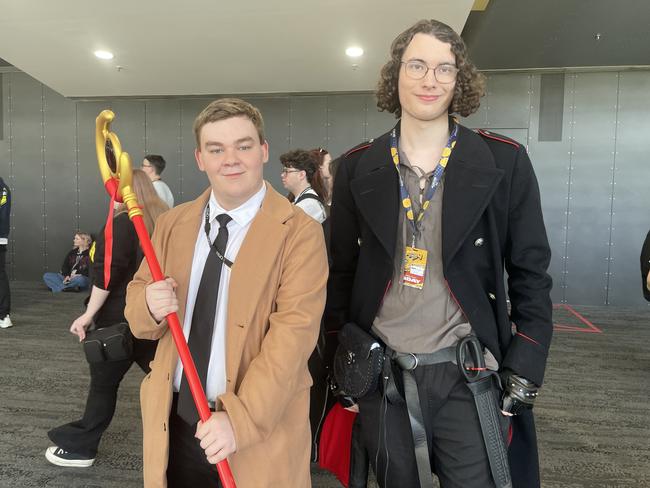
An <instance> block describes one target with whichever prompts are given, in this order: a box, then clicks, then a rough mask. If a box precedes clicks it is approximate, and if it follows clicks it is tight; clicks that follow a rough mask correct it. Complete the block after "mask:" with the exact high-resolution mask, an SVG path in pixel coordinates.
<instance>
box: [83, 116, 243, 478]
mask: <svg viewBox="0 0 650 488" xmlns="http://www.w3.org/2000/svg"><path fill="white" fill-rule="evenodd" d="M114 118H115V114H114V113H113V112H111V111H110V110H104V111H103V112H102V113H100V114H99V116H98V117H97V120H96V131H95V146H96V148H97V161H98V163H99V172H100V173H101V175H102V180H103V181H104V187H105V188H106V191H107V192H108V194H109V195H110V196H111V209H112V202H113V201H118V202H124V204H125V205H126V207H127V209H128V212H129V218H130V219H131V222H133V226H134V227H135V230H136V232H137V234H138V239H139V240H140V245H141V246H142V250H143V251H144V255H145V258H146V259H147V264H148V265H149V269H150V270H151V275H152V277H153V279H154V280H155V281H162V280H164V279H165V277H164V275H163V274H162V271H161V270H160V265H159V264H158V259H157V258H156V253H155V251H154V249H153V246H152V245H151V240H150V239H149V234H148V233H147V228H146V227H145V225H144V221H143V220H142V210H141V209H140V207H139V205H138V200H137V197H136V195H135V192H134V191H133V190H132V188H131V178H132V169H131V158H130V157H129V155H128V153H126V152H122V146H121V145H120V141H119V139H118V138H117V135H116V134H115V133H114V132H111V131H110V125H111V122H112V121H113V119H114ZM110 213H112V211H111V212H110ZM109 217H110V215H109ZM106 247H107V248H108V247H109V245H108V243H107V246H106ZM109 269H110V264H109ZM105 274H106V272H105ZM107 282H108V280H106V283H107ZM166 318H167V323H168V324H169V329H170V330H171V333H172V337H173V339H174V344H175V345H176V349H177V350H178V355H179V357H180V359H181V361H182V363H183V374H184V375H185V377H186V379H187V383H188V385H189V387H190V391H191V392H192V398H193V399H194V404H195V405H196V409H197V410H198V412H199V417H200V418H201V420H202V421H203V422H205V421H207V420H208V419H209V418H210V407H209V406H208V400H207V398H206V397H205V392H204V391H203V387H202V386H201V381H200V380H199V377H198V374H197V372H196V367H195V366H194V360H193V359H192V356H191V355H190V350H189V348H188V347H187V342H185V336H184V335H183V329H182V328H181V325H180V322H179V320H178V316H177V315H176V313H170V314H169V315H167V317H166ZM217 471H218V472H219V478H220V479H221V483H222V484H223V486H224V488H236V485H235V480H234V478H233V476H232V472H231V471H230V465H229V464H228V460H226V459H224V460H223V461H221V462H219V463H218V464H217Z"/></svg>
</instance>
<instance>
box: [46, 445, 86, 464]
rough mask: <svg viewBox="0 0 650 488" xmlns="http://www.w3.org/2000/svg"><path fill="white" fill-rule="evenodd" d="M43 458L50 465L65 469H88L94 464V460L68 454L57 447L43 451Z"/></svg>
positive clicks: (71, 453)
mask: <svg viewBox="0 0 650 488" xmlns="http://www.w3.org/2000/svg"><path fill="white" fill-rule="evenodd" d="M45 458H46V459H47V460H48V461H49V462H51V463H52V464H56V465H57V466H64V467H66V468H88V467H90V466H92V465H93V463H94V462H95V458H88V457H86V456H82V455H80V454H76V453H74V452H68V451H66V450H65V449H61V448H60V447H58V446H52V447H48V448H47V449H46V450H45Z"/></svg>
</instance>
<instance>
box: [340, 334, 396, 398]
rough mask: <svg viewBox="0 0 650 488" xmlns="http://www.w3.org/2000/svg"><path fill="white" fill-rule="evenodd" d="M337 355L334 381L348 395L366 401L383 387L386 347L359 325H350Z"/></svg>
mask: <svg viewBox="0 0 650 488" xmlns="http://www.w3.org/2000/svg"><path fill="white" fill-rule="evenodd" d="M338 340H339V345H338V347H337V349H336V353H335V354H334V379H335V380H336V383H337V384H338V387H339V389H340V390H341V391H342V393H344V394H345V395H349V396H351V397H354V398H363V397H364V396H366V395H369V394H370V393H373V392H374V391H375V390H376V389H377V386H378V384H379V378H380V376H381V371H382V367H383V364H384V346H383V345H382V344H381V343H380V341H379V340H378V339H377V338H375V337H373V336H372V335H370V334H369V333H368V332H366V331H365V330H363V329H362V328H361V327H359V326H358V325H357V324H354V323H351V322H350V323H347V324H345V325H344V326H343V328H342V329H341V330H340V331H339V333H338Z"/></svg>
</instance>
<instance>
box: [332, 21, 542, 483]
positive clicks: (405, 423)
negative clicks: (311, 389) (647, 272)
mask: <svg viewBox="0 0 650 488" xmlns="http://www.w3.org/2000/svg"><path fill="white" fill-rule="evenodd" d="M482 94H483V77H482V76H481V75H480V74H479V73H478V72H477V71H476V69H475V67H474V66H473V65H472V64H471V62H470V61H469V59H468V58H467V54H466V50H465V45H464V43H463V41H462V40H461V38H460V36H458V34H457V33H455V32H454V31H453V30H452V29H451V28H450V27H449V26H447V25H445V24H442V23H440V22H437V21H434V20H431V21H429V20H426V21H420V22H418V23H417V24H415V25H414V26H413V27H411V28H409V29H408V30H406V31H405V32H403V33H402V34H400V35H399V36H398V37H397V38H396V39H395V41H394V42H393V45H392V48H391V59H390V61H389V62H388V63H386V65H385V66H384V67H383V69H382V71H381V79H380V82H379V87H378V93H377V97H378V107H379V108H380V110H387V111H389V112H391V113H394V114H395V116H396V117H398V118H399V121H398V123H397V125H396V126H395V128H394V130H393V131H391V132H389V133H387V134H384V135H382V136H380V137H379V138H377V139H375V140H374V141H372V142H371V143H365V144H362V145H360V146H357V147H356V148H354V149H352V150H351V151H349V152H348V153H347V155H346V156H345V157H344V160H343V162H342V163H341V166H340V169H339V171H338V173H337V176H336V178H335V182H334V195H333V201H332V210H331V232H332V234H331V251H332V260H333V263H332V267H331V270H330V279H329V283H328V303H327V307H326V316H325V319H326V327H327V328H328V329H329V330H330V331H335V330H338V329H339V328H340V327H341V326H342V325H343V324H344V323H347V322H353V323H355V324H357V326H358V327H360V328H361V329H364V330H366V331H369V332H370V333H371V334H373V335H374V336H375V337H376V338H378V339H379V340H380V342H381V344H382V345H385V347H386V351H387V356H388V359H387V361H388V360H390V361H391V365H392V372H390V373H386V372H387V371H388V370H387V369H386V368H385V369H384V373H383V374H382V375H381V376H382V378H383V380H382V381H381V382H380V387H379V388H378V390H377V391H375V392H372V393H369V394H367V395H366V396H364V397H363V398H356V399H350V398H347V401H348V405H349V404H350V403H352V402H356V405H354V406H353V407H349V408H351V409H353V410H356V409H358V411H359V417H358V422H359V426H360V432H361V437H362V442H363V443H364V444H365V447H366V449H367V451H368V453H369V457H370V460H371V463H372V464H373V468H374V471H375V474H376V476H377V479H378V482H379V484H380V486H382V487H384V488H387V487H397V486H399V487H425V486H433V484H432V483H433V482H432V476H431V472H432V471H433V472H435V473H436V475H437V476H438V478H439V480H440V483H441V486H442V487H443V488H449V487H459V488H460V487H462V488H473V487H475V488H486V487H494V486H497V487H501V486H514V487H516V488H534V487H537V486H539V484H540V482H539V468H538V461H537V445H536V437H535V427H534V423H533V415H532V410H531V408H532V404H533V400H534V398H535V397H536V395H537V389H538V388H539V386H541V384H542V380H543V377H544V369H545V366H546V359H547V355H548V349H549V345H550V341H551V335H552V317H551V316H552V304H551V300H550V297H549V292H550V289H551V278H550V276H549V275H548V274H547V272H546V270H547V267H548V265H549V261H550V249H549V246H548V242H547V238H546V231H545V228H544V222H543V219H542V211H541V206H540V197H539V190H538V185H537V180H536V178H535V174H534V172H533V168H532V165H531V162H530V160H529V158H528V155H527V154H526V150H525V149H524V148H523V147H522V146H521V145H520V144H518V143H517V142H515V141H512V140H510V139H508V138H505V137H502V136H499V135H496V134H492V133H489V132H487V131H478V132H474V131H471V130H469V129H467V128H465V127H463V126H461V125H459V124H458V123H457V121H456V120H455V119H453V118H452V117H451V114H454V113H456V114H459V115H461V116H468V115H470V114H471V113H473V112H474V111H476V110H477V109H478V106H479V98H480V97H481V96H482ZM441 155H442V156H441ZM504 267H505V271H506V272H507V291H506V287H505V286H504ZM508 297H509V299H510V304H511V310H510V311H509V310H508V307H507V298H508ZM329 336H334V334H329ZM472 336H475V337H476V338H477V339H478V341H480V346H481V351H482V354H480V356H484V359H485V366H483V365H481V364H477V365H476V366H477V367H478V368H482V367H485V368H486V370H481V371H478V373H477V374H479V375H480V376H481V377H482V378H488V380H486V381H491V387H490V388H492V391H491V392H490V393H491V395H492V398H493V399H494V400H493V405H489V408H487V411H488V412H487V413H488V414H489V413H490V412H492V414H494V412H497V415H494V419H495V422H497V423H500V424H501V425H497V427H496V431H497V433H498V434H499V435H498V436H497V437H501V435H503V437H501V438H500V439H497V440H494V439H492V441H491V442H487V443H486V442H485V441H484V435H483V434H482V429H485V428H486V426H487V423H486V422H485V421H484V420H480V419H479V417H480V416H481V415H482V416H483V417H485V416H486V409H483V411H479V410H480V409H477V407H476V406H475V398H474V397H473V396H472V392H471V391H470V388H468V384H467V381H466V379H465V377H464V376H463V373H469V374H470V375H472V374H474V373H475V371H474V370H469V371H468V370H467V369H466V365H465V363H464V361H461V363H462V366H463V368H465V369H463V370H461V368H459V367H458V366H457V364H456V362H457V361H455V351H456V348H457V346H458V344H459V342H462V341H463V340H464V339H466V338H468V337H472ZM415 358H417V361H415ZM481 359H483V357H481ZM409 361H410V363H409ZM490 371H492V372H493V374H492V375H490V374H489V372H490ZM497 372H498V374H497ZM387 377H390V378H389V380H386V378H387ZM393 384H394V385H396V387H397V392H398V396H397V397H395V396H394V395H391V392H390V390H391V385H393ZM407 384H411V385H417V388H415V387H414V386H411V387H410V390H409V387H408V386H407V387H406V394H405V388H404V386H403V385H407ZM502 389H503V391H502ZM414 390H415V393H414ZM393 391H394V390H393ZM409 391H410V393H409ZM400 397H401V398H400ZM404 397H406V401H405V402H404V401H403V398H404ZM488 403H489V402H488ZM512 414H515V415H514V416H512ZM418 418H420V421H421V422H420V423H418ZM409 419H411V420H409ZM510 421H512V423H511V425H508V424H509V423H510ZM419 424H420V425H419ZM421 424H423V425H421ZM499 427H501V428H502V429H503V430H502V432H501V433H499V432H498V429H499ZM494 429H495V428H494V427H493V430H492V433H494V432H495V430H494ZM487 432H488V433H489V429H488V431H487ZM486 437H489V436H487V435H486ZM495 443H496V445H497V447H498V444H499V443H500V444H501V447H502V451H501V453H502V454H503V456H502V459H501V461H502V462H501V467H502V468H503V466H504V459H503V458H507V457H509V461H510V462H509V469H508V466H507V463H506V466H505V472H504V469H501V472H500V475H499V476H497V472H498V471H499V469H498V466H496V465H497V464H498V462H497V461H498V455H499V452H496V451H498V449H493V448H494V446H495ZM506 449H507V453H508V455H509V456H506V454H505V451H506ZM416 453H417V454H416ZM495 459H496V460H497V461H495ZM493 473H494V474H493ZM510 478H511V479H512V484H511V485H509V484H508V483H509V480H510Z"/></svg>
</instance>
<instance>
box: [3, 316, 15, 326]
mask: <svg viewBox="0 0 650 488" xmlns="http://www.w3.org/2000/svg"><path fill="white" fill-rule="evenodd" d="M13 325H14V324H12V323H11V317H9V315H7V316H6V317H5V318H4V319H2V320H0V329H8V328H9V327H13Z"/></svg>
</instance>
